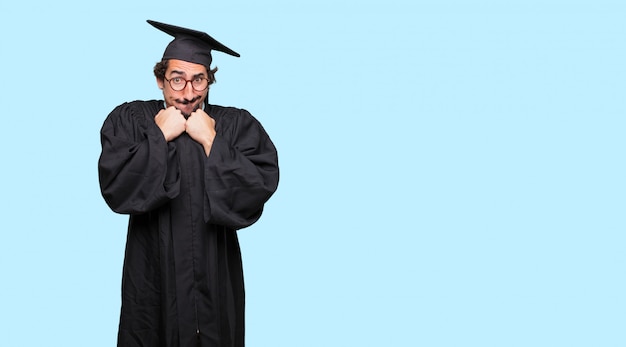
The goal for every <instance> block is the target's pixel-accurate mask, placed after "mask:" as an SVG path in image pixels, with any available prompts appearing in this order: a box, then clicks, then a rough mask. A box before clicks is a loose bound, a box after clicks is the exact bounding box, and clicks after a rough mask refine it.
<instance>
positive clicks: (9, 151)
mask: <svg viewBox="0 0 626 347" xmlns="http://www.w3.org/2000/svg"><path fill="white" fill-rule="evenodd" d="M625 12H626V6H624V5H623V2H621V1H608V0H593V1H592V0H589V1H576V0H570V1H557V0H552V1H532V0H531V1H528V0H526V1H521V0H519V1H518V0H513V1H495V0H492V1H488V0H482V1H460V0H458V1H455V0H443V1H423V0H410V1H409V0H404V1H401V0H385V1H382V0H381V1H353V0H347V1H341V0H316V1H286V0H283V1H279V0H269V1H268V0H266V1H244V0H239V1H228V2H227V1H219V2H218V1H186V2H176V3H175V2H165V1H134V2H133V1H119V0H111V1H107V2H106V4H92V3H89V2H83V3H79V2H76V3H73V2H71V1H53V2H43V1H4V2H2V4H0V32H2V34H1V35H0V40H1V45H0V46H1V47H2V48H1V54H0V66H1V67H2V74H1V76H2V83H1V84H0V85H1V86H0V90H1V92H0V98H1V103H0V108H1V109H2V111H1V112H0V113H1V119H2V120H1V127H0V133H1V136H0V151H1V158H2V163H3V164H2V174H1V177H2V180H1V182H2V186H1V187H2V199H1V200H0V204H1V205H0V214H1V215H0V221H1V223H2V227H1V236H2V241H1V242H0V275H1V278H2V281H1V286H0V312H1V313H0V339H1V341H0V345H2V346H61V347H69V346H96V347H97V346H113V345H115V340H116V333H117V324H118V317H119V304H120V282H121V267H122V261H123V251H124V244H125V230H126V221H127V217H126V216H121V215H117V214H114V213H113V212H111V211H110V210H109V209H108V207H107V206H106V205H105V204H104V202H103V200H102V198H101V196H100V192H99V188H98V179H97V159H98V156H99V151H100V144H99V130H100V127H101V125H102V122H103V121H104V118H105V117H106V116H107V114H108V113H109V112H110V111H111V110H112V109H113V108H114V107H115V106H116V105H118V104H120V103H122V102H124V101H130V100H134V99H152V98H160V97H161V94H160V91H159V90H158V89H157V88H156V84H155V81H154V77H153V75H152V67H153V65H154V63H155V62H156V61H158V60H159V59H160V57H161V54H162V52H163V49H164V48H165V46H166V45H167V43H168V42H169V41H170V37H169V36H167V35H165V34H162V33H161V32H159V31H157V30H155V29H153V28H152V27H151V26H150V25H148V24H147V23H146V22H145V20H146V19H154V20H157V21H162V22H166V23H171V24H176V25H181V26H186V27H190V28H194V29H198V30H202V31H206V32H209V33H210V34H211V35H213V36H214V37H216V38H217V39H218V40H220V41H221V42H223V43H225V44H226V45H228V46H230V47H231V48H233V49H234V50H236V51H238V52H239V53H241V55H242V57H241V58H240V59H235V58H232V57H230V56H227V55H223V54H220V53H216V54H214V64H215V65H217V66H218V67H219V69H220V71H219V72H218V74H217V79H218V82H217V84H216V85H215V86H213V87H212V88H211V101H212V103H216V104H220V105H225V106H237V107H241V108H246V109H248V110H249V111H251V112H252V113H253V114H254V115H255V116H256V117H257V118H258V119H259V120H261V122H262V123H263V125H264V126H265V128H266V130H267V131H268V132H269V133H270V135H271V136H272V139H273V140H274V142H275V144H276V146H277V147H278V149H279V155H280V161H281V170H282V171H281V182H280V187H279V190H278V191H277V193H276V194H275V196H274V197H273V198H272V199H271V200H270V202H269V203H268V204H267V205H266V210H265V213H264V216H263V217H262V219H261V220H260V221H259V222H258V223H257V224H255V225H253V226H252V227H250V228H248V229H244V230H242V231H240V232H239V235H240V241H241V246H242V251H243V254H244V268H245V275H246V284H247V286H246V289H247V344H248V346H272V347H279V346H286V347H294V346H315V347H319V346H342V347H343V346H481V347H485V346H498V347H499V346H624V345H626V330H624V326H625V324H626V317H625V314H626V313H625V312H626V302H625V296H624V295H625V294H624V293H625V291H626V282H625V280H624V266H625V265H626V256H625V254H624V243H625V241H626V238H625V237H624V231H625V230H626V221H625V218H624V209H625V207H626V202H625V196H626V186H625V184H624V178H625V174H626V167H625V165H624V155H623V154H624V145H625V144H626V143H625V142H626V141H625V139H624V128H625V126H626V122H625V121H624V115H625V114H626V103H625V100H626V98H625V97H624V94H625V92H626V88H625V87H626V82H625V81H626V68H625V66H626V65H625V62H626V41H625V37H626V26H625V24H624V23H626V21H625V20H624V18H625V15H626V13H625Z"/></svg>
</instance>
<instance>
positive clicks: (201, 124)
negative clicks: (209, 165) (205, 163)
mask: <svg viewBox="0 0 626 347" xmlns="http://www.w3.org/2000/svg"><path fill="white" fill-rule="evenodd" d="M185 131H186V132H187V134H189V136H190V137H191V138H192V139H194V140H195V141H196V142H198V143H199V144H201V145H202V147H204V152H205V153H206V155H207V156H208V155H209V152H211V146H212V145H213V139H215V120H214V119H213V118H211V116H209V115H208V114H207V113H206V112H204V111H203V110H201V109H197V110H195V111H194V112H192V113H191V115H190V116H189V118H187V123H186V124H185Z"/></svg>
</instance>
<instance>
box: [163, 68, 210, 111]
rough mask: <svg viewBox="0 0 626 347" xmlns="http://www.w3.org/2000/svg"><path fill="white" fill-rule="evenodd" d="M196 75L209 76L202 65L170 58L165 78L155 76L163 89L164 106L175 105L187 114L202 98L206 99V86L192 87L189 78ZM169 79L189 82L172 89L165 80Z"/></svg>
mask: <svg viewBox="0 0 626 347" xmlns="http://www.w3.org/2000/svg"><path fill="white" fill-rule="evenodd" d="M198 77H203V78H208V77H209V76H208V73H207V70H206V68H205V67H204V65H201V64H194V63H189V62H186V61H183V60H177V59H170V61H169V63H168V67H167V71H165V78H166V80H159V79H158V78H157V85H158V86H159V88H160V89H162V90H163V98H164V99H165V104H166V106H167V107H170V106H174V107H176V108H177V109H179V110H180V111H181V112H182V113H183V115H185V116H189V115H190V114H191V113H192V112H193V111H195V110H197V109H198V108H200V106H201V105H202V103H203V102H204V99H206V96H207V93H208V90H209V89H208V88H207V89H205V90H202V91H196V90H194V89H193V87H192V85H191V81H190V80H193V79H195V78H198ZM171 79H179V80H187V81H189V82H187V85H186V86H185V88H184V89H183V90H181V91H176V90H174V89H172V86H171V85H170V83H169V82H168V81H167V80H171ZM183 83H184V82H183Z"/></svg>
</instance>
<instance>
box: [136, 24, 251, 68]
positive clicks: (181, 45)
mask: <svg viewBox="0 0 626 347" xmlns="http://www.w3.org/2000/svg"><path fill="white" fill-rule="evenodd" d="M148 23H150V25H152V26H153V27H155V28H157V29H159V30H161V31H163V32H165V33H167V34H170V35H172V36H174V40H172V42H170V43H169V45H167V48H165V52H164V53H163V59H179V60H184V61H187V62H190V63H195V64H202V65H204V66H206V67H207V68H209V67H210V66H211V61H212V60H213V58H212V57H211V50H216V51H220V52H224V53H226V54H230V55H232V56H235V57H239V53H237V52H235V51H233V50H232V49H230V48H228V47H226V46H224V45H223V44H221V43H219V42H218V41H217V40H216V39H214V38H212V37H211V36H209V35H208V34H207V33H203V32H201V31H196V30H192V29H187V28H182V27H178V26H175V25H170V24H165V23H159V22H156V21H153V20H148Z"/></svg>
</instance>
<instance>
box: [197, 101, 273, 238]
mask: <svg viewBox="0 0 626 347" xmlns="http://www.w3.org/2000/svg"><path fill="white" fill-rule="evenodd" d="M233 112H235V114H234V115H233V117H229V118H230V121H229V122H227V125H226V128H225V129H223V131H218V135H217V136H216V137H215V139H214V141H213V145H212V147H211V152H210V153H209V156H208V157H207V159H206V163H205V187H206V196H207V202H208V208H207V207H205V220H206V221H208V222H210V223H214V224H219V225H225V226H228V227H230V228H233V229H240V228H244V227H247V226H249V225H251V224H253V223H254V222H256V221H257V220H258V218H259V217H260V216H261V213H262V211H263V205H264V204H265V202H267V200H268V199H269V198H270V197H271V196H272V194H273V193H274V192H275V191H276V189H277V187H278V177H279V171H278V155H277V152H276V148H275V147H274V144H273V143H272V141H271V140H270V138H269V136H268V135H267V133H266V132H265V130H264V129H263V127H262V126H261V124H260V123H259V122H258V121H257V120H256V119H255V118H254V117H252V115H250V114H249V113H248V112H247V111H245V110H240V109H235V110H234V111H233ZM220 134H221V135H220Z"/></svg>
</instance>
